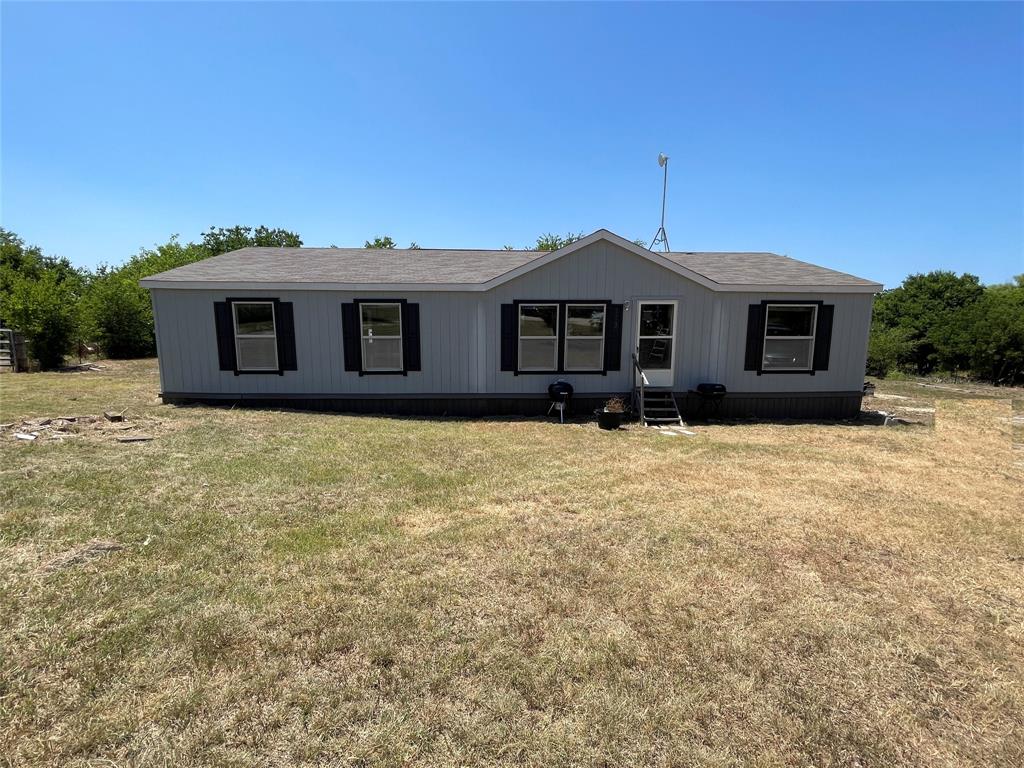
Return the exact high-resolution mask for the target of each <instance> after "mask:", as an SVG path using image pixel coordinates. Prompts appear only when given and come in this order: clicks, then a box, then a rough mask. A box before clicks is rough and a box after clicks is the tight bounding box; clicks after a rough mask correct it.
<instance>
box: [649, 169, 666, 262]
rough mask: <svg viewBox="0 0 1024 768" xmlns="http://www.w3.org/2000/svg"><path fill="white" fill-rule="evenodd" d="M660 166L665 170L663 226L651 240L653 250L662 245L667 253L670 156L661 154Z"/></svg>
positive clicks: (662, 209)
mask: <svg viewBox="0 0 1024 768" xmlns="http://www.w3.org/2000/svg"><path fill="white" fill-rule="evenodd" d="M658 165H660V166H661V167H662V168H664V169H665V176H664V180H663V181H662V183H661V226H660V227H658V231H657V232H655V233H654V239H653V240H651V250H652V251H653V250H655V249H656V248H657V247H658V245H659V243H660V244H661V250H663V251H665V252H666V253H667V252H668V250H669V248H668V233H667V232H666V231H665V198H666V196H667V195H668V155H666V154H664V153H661V154H659V155H658Z"/></svg>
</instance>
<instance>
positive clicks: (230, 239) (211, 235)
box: [202, 226, 302, 256]
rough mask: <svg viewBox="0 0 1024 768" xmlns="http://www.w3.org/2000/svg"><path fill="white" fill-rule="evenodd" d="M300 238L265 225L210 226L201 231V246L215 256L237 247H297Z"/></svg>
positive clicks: (235, 249) (208, 253) (292, 233)
mask: <svg viewBox="0 0 1024 768" xmlns="http://www.w3.org/2000/svg"><path fill="white" fill-rule="evenodd" d="M301 245H302V238H300V237H299V236H298V235H297V234H295V233H294V232H289V231H288V230H287V229H269V228H267V227H262V226H261V227H256V229H253V228H252V227H240V226H239V227H227V228H225V227H210V229H209V230H208V231H207V232H204V233H203V242H202V246H203V248H205V249H206V251H207V255H209V256H217V255H219V254H221V253H227V252H228V251H237V250H238V249H239V248H253V247H257V246H259V247H263V248H298V247H300V246H301Z"/></svg>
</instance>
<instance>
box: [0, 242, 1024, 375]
mask: <svg viewBox="0 0 1024 768" xmlns="http://www.w3.org/2000/svg"><path fill="white" fill-rule="evenodd" d="M582 237H583V234H582V233H574V232H569V233H567V234H566V235H557V234H553V233H550V232H548V233H545V234H542V235H540V236H539V237H538V238H537V240H536V242H535V243H533V244H532V245H529V246H527V247H526V248H525V249H524V250H541V251H552V250H557V249H559V248H562V247H564V246H566V245H569V244H570V243H573V242H575V241H577V240H579V239H580V238H582ZM636 242H637V244H638V245H643V242H642V241H636ZM301 245H302V238H301V237H300V236H299V235H298V234H296V233H295V232H290V231H288V230H285V229H271V228H268V227H264V226H261V227H255V228H253V227H243V226H235V227H211V228H210V229H209V230H207V231H206V232H204V233H203V234H202V237H201V238H200V239H199V241H198V242H188V243H183V242H181V241H180V240H179V239H178V237H177V236H174V237H171V238H170V239H169V240H168V241H167V242H166V243H164V244H163V245H158V246H156V247H154V248H143V249H141V250H140V251H139V252H138V253H137V254H135V255H134V256H132V257H131V258H130V259H128V261H127V262H125V263H124V264H121V265H120V266H109V265H103V266H100V267H99V268H98V269H96V270H95V271H89V270H85V269H79V268H76V267H74V266H73V265H72V264H71V262H70V261H68V259H66V258H63V257H59V256H46V255H44V253H43V252H42V250H41V249H40V248H39V247H38V246H29V245H26V244H25V242H24V241H23V240H22V239H21V238H20V237H18V236H17V235H16V234H15V233H13V232H10V231H8V230H5V229H2V228H0V323H2V324H4V325H5V326H6V327H12V328H15V329H17V330H19V331H21V332H22V333H23V334H24V335H25V338H26V341H27V342H28V345H29V354H30V356H31V357H32V358H33V359H35V360H36V361H37V362H38V364H39V366H40V368H43V369H52V368H58V367H60V366H61V365H63V363H64V358H65V356H67V355H69V354H74V353H76V352H77V353H78V354H79V355H80V356H84V355H85V354H87V353H92V352H96V353H100V354H103V355H104V356H106V357H112V358H134V357H150V356H152V355H155V354H156V338H155V335H154V331H153V307H152V304H151V302H150V298H149V293H148V291H146V290H145V289H144V288H141V287H140V286H139V280H141V279H142V278H144V277H148V276H150V275H155V274H156V273H158V272H164V271H166V270H168V269H174V268H175V267H180V266H183V265H185V264H191V263H192V262H195V261H199V260H201V259H207V258H210V257H211V256H216V255H218V254H221V253H226V252H228V251H234V250H237V249H239V248H246V247H250V246H264V247H282V246H288V247H298V246H301ZM363 247H364V248H383V249H392V248H397V247H398V246H397V244H396V243H395V241H394V240H393V239H392V238H391V237H390V236H388V235H381V236H377V237H374V238H373V239H372V240H367V241H366V242H365V243H364V246H363ZM419 247H420V246H419V245H417V244H416V243H415V242H413V243H411V244H410V245H409V248H410V249H413V250H415V249H418V248H419ZM505 248H507V249H510V250H511V249H513V246H510V245H509V246H505ZM867 372H868V374H869V375H873V376H881V377H884V376H889V375H893V374H896V373H903V374H913V375H921V376H927V375H930V374H936V373H954V374H962V375H967V376H973V377H975V378H979V379H983V380H987V381H991V382H993V383H995V384H1017V383H1022V381H1024V275H1018V276H1017V277H1016V278H1015V279H1014V281H1013V282H1011V283H1007V284H1002V285H989V286H985V285H982V284H981V282H980V281H979V280H978V278H977V277H975V276H974V275H970V274H963V275H959V276H957V275H956V274H954V273H952V272H942V271H936V272H930V273H928V274H924V275H920V274H919V275H911V276H910V277H908V278H907V279H906V280H904V281H903V283H902V284H901V285H900V286H899V287H897V288H893V289H891V290H888V291H884V292H882V293H881V294H879V295H878V296H877V297H876V298H875V305H874V313H873V317H872V322H871V336H870V341H869V345H868V361H867Z"/></svg>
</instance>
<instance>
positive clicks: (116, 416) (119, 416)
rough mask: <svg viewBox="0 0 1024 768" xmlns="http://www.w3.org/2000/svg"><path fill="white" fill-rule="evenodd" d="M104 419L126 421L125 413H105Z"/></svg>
mask: <svg viewBox="0 0 1024 768" xmlns="http://www.w3.org/2000/svg"><path fill="white" fill-rule="evenodd" d="M103 418H105V419H106V420H107V421H124V411H121V412H120V413H114V412H113V411H104V412H103Z"/></svg>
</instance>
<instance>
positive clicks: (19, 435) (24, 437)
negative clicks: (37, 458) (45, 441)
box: [14, 432, 36, 440]
mask: <svg viewBox="0 0 1024 768" xmlns="http://www.w3.org/2000/svg"><path fill="white" fill-rule="evenodd" d="M14 436H15V437H16V438H18V439H19V440H35V439H36V436H35V435H26V434H25V433H24V432H15V433H14Z"/></svg>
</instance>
